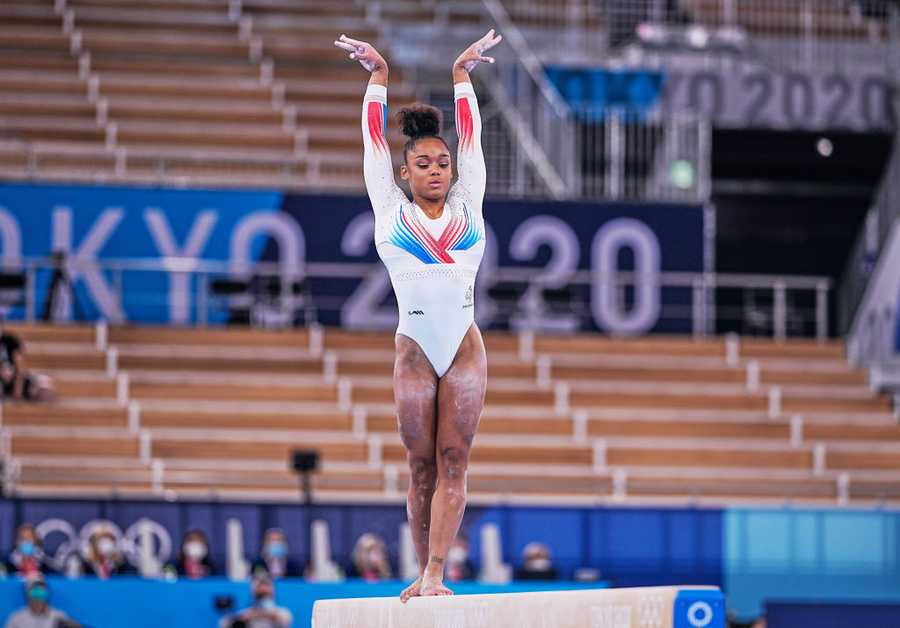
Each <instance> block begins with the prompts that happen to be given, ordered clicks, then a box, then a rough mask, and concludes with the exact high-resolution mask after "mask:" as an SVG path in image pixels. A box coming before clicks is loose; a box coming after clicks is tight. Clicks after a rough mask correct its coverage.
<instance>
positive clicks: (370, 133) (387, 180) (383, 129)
mask: <svg viewBox="0 0 900 628" xmlns="http://www.w3.org/2000/svg"><path fill="white" fill-rule="evenodd" d="M362 135H363V177H364V178H365V180H366V191H367V192H368V193H369V200H370V201H371V203H372V210H373V211H374V212H375V216H376V218H377V217H378V216H383V215H385V214H386V213H388V212H390V211H396V209H397V207H399V205H400V204H401V203H402V202H403V201H404V200H405V199H406V195H404V194H403V190H401V189H400V188H399V187H398V186H397V183H396V181H395V180H394V169H393V166H392V165H391V151H390V149H389V148H388V143H387V88H386V87H385V86H384V85H369V87H368V88H367V89H366V95H365V98H364V99H363V110H362Z"/></svg>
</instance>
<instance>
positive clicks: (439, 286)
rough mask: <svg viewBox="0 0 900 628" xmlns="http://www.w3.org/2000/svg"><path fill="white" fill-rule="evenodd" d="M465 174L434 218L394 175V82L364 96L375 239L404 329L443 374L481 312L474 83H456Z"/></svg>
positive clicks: (480, 159) (480, 185)
mask: <svg viewBox="0 0 900 628" xmlns="http://www.w3.org/2000/svg"><path fill="white" fill-rule="evenodd" d="M454 93H455V101H456V131H457V134H458V136H459V148H458V150H457V158H456V167H457V172H458V174H459V177H458V179H457V181H456V183H454V184H453V185H452V186H451V188H450V191H449V192H448V194H447V200H446V202H445V204H444V211H443V213H442V214H441V216H440V217H439V218H436V219H431V218H429V217H428V216H427V215H426V214H425V213H424V212H423V211H422V210H421V209H420V208H419V207H418V206H416V205H415V203H413V202H412V201H410V200H409V199H408V198H407V197H406V194H404V192H403V190H401V189H400V188H399V187H398V186H397V184H396V182H395V180H394V172H393V167H392V165H391V153H390V151H389V149H388V145H387V140H386V133H385V130H386V126H387V125H386V120H387V89H386V88H385V87H384V86H381V85H369V87H368V89H367V90H366V96H365V99H364V101H363V115H362V131H363V145H364V159H363V172H364V175H365V180H366V189H367V190H368V193H369V199H370V200H371V202H372V209H373V210H374V212H375V247H376V249H377V250H378V255H379V257H380V258H381V261H382V262H384V265H385V266H386V267H387V270H388V274H389V275H390V277H391V283H392V284H393V286H394V293H395V294H396V296H397V305H398V307H399V309H400V324H399V325H398V327H397V333H398V334H403V335H404V336H408V337H409V338H411V339H412V340H414V341H415V342H416V343H418V345H419V346H420V347H421V348H422V350H423V351H424V353H425V355H426V356H427V357H428V360H429V361H430V362H431V365H432V366H433V367H434V371H435V373H436V374H437V376H438V377H442V376H443V375H444V373H446V372H447V370H448V369H449V368H450V365H451V364H452V363H453V359H454V358H455V357H456V352H457V350H458V349H459V345H460V343H461V342H462V339H463V338H464V337H465V335H466V332H468V330H469V328H470V327H471V326H472V323H473V322H474V320H475V316H474V310H475V275H476V274H477V272H478V266H479V265H480V264H481V258H482V256H483V255H484V245H485V240H484V218H483V217H482V210H481V204H482V201H483V199H484V189H485V182H486V177H487V174H486V171H485V163H484V154H483V153H482V150H481V116H480V114H479V111H478V101H477V99H476V98H475V90H474V89H473V88H472V84H471V83H457V84H456V85H455V86H454Z"/></svg>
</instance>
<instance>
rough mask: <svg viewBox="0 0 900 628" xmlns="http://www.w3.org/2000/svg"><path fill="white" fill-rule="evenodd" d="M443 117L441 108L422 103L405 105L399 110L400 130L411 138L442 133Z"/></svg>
mask: <svg viewBox="0 0 900 628" xmlns="http://www.w3.org/2000/svg"><path fill="white" fill-rule="evenodd" d="M441 117H442V116H441V111H440V109H438V108H436V107H432V106H431V105H423V104H420V103H416V104H414V105H410V106H409V107H404V108H403V109H401V110H400V111H398V112H397V122H399V123H400V130H401V131H402V132H403V135H406V136H407V137H409V139H411V140H415V139H418V138H420V137H435V136H438V135H440V133H441Z"/></svg>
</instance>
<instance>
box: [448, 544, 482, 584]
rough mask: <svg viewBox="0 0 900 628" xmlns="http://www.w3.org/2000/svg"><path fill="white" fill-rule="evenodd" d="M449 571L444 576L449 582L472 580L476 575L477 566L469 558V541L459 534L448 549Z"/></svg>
mask: <svg viewBox="0 0 900 628" xmlns="http://www.w3.org/2000/svg"><path fill="white" fill-rule="evenodd" d="M446 564H447V571H446V572H445V575H444V577H445V578H446V579H447V581H449V582H459V581H460V580H472V579H473V578H474V577H475V566H474V565H473V564H472V562H471V561H470V560H469V541H468V539H466V537H464V536H462V535H459V536H458V537H456V538H455V539H454V540H453V543H452V544H451V545H450V549H448V550H447V561H446Z"/></svg>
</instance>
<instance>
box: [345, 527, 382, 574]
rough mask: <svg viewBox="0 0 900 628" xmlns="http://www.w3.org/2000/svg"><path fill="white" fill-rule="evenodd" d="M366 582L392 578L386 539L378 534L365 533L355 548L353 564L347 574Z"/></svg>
mask: <svg viewBox="0 0 900 628" xmlns="http://www.w3.org/2000/svg"><path fill="white" fill-rule="evenodd" d="M347 575H348V576H349V577H351V578H362V579H363V580H365V581H366V582H380V581H381V580H390V578H391V563H390V560H389V559H388V555H387V548H385V546H384V540H383V539H382V538H381V537H380V536H378V535H376V534H363V535H362V536H361V537H359V539H357V541H356V546H355V547H354V548H353V566H352V568H351V569H350V572H349V573H348V574H347Z"/></svg>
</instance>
